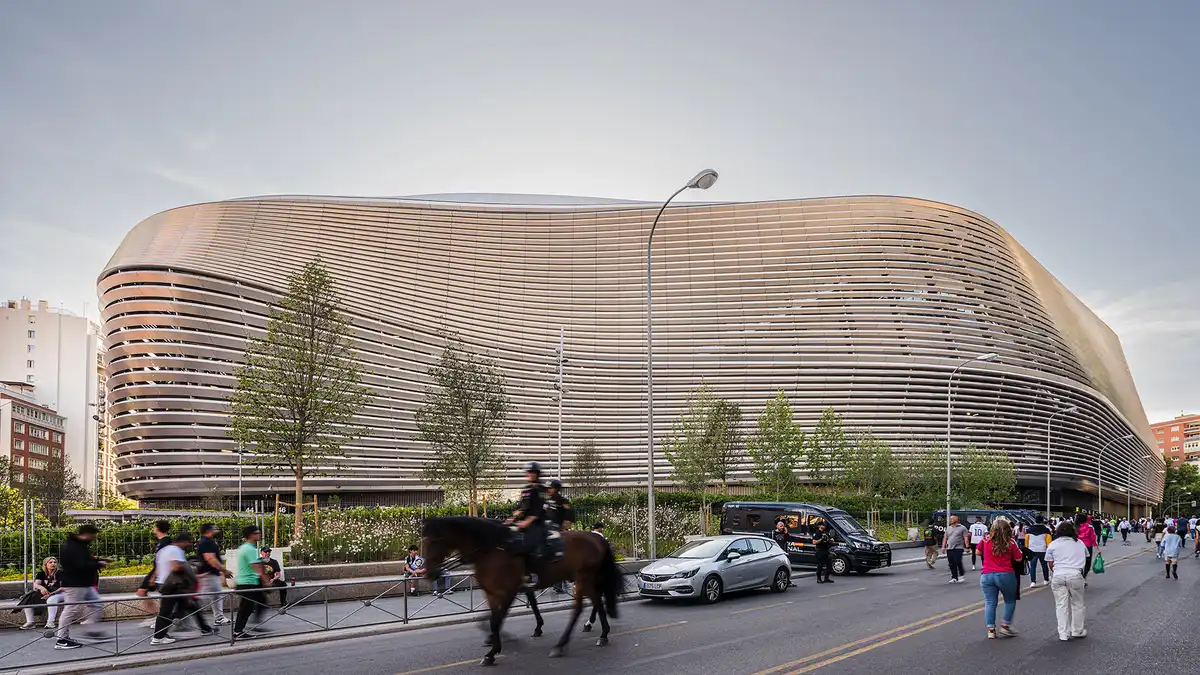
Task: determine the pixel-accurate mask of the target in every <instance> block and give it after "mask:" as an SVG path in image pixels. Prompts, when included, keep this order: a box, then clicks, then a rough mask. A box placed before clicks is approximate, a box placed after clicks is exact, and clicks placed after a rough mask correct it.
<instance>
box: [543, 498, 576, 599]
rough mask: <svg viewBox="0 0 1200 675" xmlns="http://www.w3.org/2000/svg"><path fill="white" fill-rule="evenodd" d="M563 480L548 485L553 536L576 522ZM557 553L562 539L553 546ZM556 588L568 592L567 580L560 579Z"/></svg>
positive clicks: (548, 525) (550, 523) (549, 512)
mask: <svg viewBox="0 0 1200 675" xmlns="http://www.w3.org/2000/svg"><path fill="white" fill-rule="evenodd" d="M562 487H563V484H562V481H561V480H559V479H557V478H555V479H554V480H551V481H550V483H549V484H548V485H547V487H546V525H547V529H548V530H549V531H551V532H552V533H553V534H551V535H550V536H551V537H555V538H557V537H561V536H562V533H563V532H566V531H567V530H569V529H571V525H572V524H574V522H575V509H573V508H571V500H570V499H567V498H566V497H565V496H563V493H562ZM553 548H554V549H556V550H554V551H553V552H554V553H555V555H557V554H558V552H559V551H562V550H563V549H562V543H561V539H559V540H557V541H556V545H555V546H554V547H553ZM554 590H555V591H557V592H559V593H566V592H567V582H565V581H560V582H558V583H557V584H555V585H554Z"/></svg>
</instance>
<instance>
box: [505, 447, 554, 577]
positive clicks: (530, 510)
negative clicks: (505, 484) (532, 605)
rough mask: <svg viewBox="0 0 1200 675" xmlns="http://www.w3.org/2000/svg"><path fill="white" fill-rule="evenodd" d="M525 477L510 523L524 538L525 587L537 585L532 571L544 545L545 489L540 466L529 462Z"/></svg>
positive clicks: (535, 575)
mask: <svg viewBox="0 0 1200 675" xmlns="http://www.w3.org/2000/svg"><path fill="white" fill-rule="evenodd" d="M525 477H526V478H527V479H528V480H529V482H528V483H526V484H525V487H524V488H522V489H521V500H520V502H518V504H517V509H516V510H515V511H513V517H512V519H511V520H510V521H509V522H511V523H512V524H513V525H514V526H515V527H516V528H517V529H518V530H519V531H520V532H521V533H522V534H523V535H524V538H525V554H526V555H527V556H529V557H528V558H527V561H526V569H527V574H526V575H525V584H526V586H529V587H533V586H536V585H537V574H536V573H534V572H533V571H532V569H531V568H532V567H534V566H536V565H537V563H538V561H540V560H541V557H542V547H543V546H544V545H545V543H546V527H545V525H544V520H545V518H546V488H545V487H543V486H542V465H540V464H538V463H537V462H529V463H528V464H526V465H525Z"/></svg>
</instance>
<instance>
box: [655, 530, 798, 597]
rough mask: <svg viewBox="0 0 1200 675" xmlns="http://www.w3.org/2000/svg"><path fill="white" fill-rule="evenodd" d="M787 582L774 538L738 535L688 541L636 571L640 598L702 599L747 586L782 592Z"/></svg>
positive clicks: (784, 564) (786, 565)
mask: <svg viewBox="0 0 1200 675" xmlns="http://www.w3.org/2000/svg"><path fill="white" fill-rule="evenodd" d="M791 580H792V566H791V563H790V562H789V561H788V557H787V554H786V553H784V551H783V549H781V548H779V546H778V545H777V544H776V543H775V542H774V540H771V539H767V538H766V537H756V536H748V535H744V534H742V535H738V534H727V535H721V536H719V537H701V538H698V539H694V540H692V541H689V542H687V543H686V544H684V545H683V546H680V547H679V548H678V549H677V550H675V551H674V552H673V553H671V555H669V556H667V557H665V558H661V559H659V560H656V561H654V562H652V563H650V564H649V565H647V566H646V567H644V568H642V571H641V572H639V573H638V575H637V581H638V593H639V594H640V595H641V596H642V597H645V598H699V599H700V600H701V601H702V602H705V603H714V602H716V601H718V600H720V599H721V596H722V595H723V594H724V593H725V592H727V591H737V590H743V589H748V588H770V589H771V590H772V591H774V592H776V593H782V592H784V591H786V590H787V589H788V587H789V586H791Z"/></svg>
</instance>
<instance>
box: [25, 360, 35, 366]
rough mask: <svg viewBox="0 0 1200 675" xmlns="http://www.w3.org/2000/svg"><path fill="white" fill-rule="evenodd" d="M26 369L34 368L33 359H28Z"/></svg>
mask: <svg viewBox="0 0 1200 675" xmlns="http://www.w3.org/2000/svg"><path fill="white" fill-rule="evenodd" d="M25 367H26V368H32V367H33V359H28V360H26V361H25Z"/></svg>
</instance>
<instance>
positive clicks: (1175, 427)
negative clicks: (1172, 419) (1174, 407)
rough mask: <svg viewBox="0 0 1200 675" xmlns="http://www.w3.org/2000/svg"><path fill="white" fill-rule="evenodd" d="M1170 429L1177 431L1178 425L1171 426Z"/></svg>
mask: <svg viewBox="0 0 1200 675" xmlns="http://www.w3.org/2000/svg"><path fill="white" fill-rule="evenodd" d="M1171 431H1179V425H1178V424H1176V425H1175V426H1173V427H1171Z"/></svg>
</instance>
